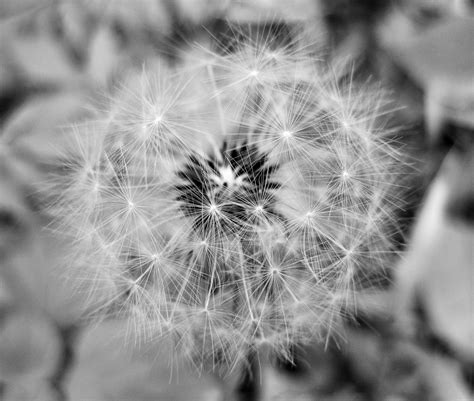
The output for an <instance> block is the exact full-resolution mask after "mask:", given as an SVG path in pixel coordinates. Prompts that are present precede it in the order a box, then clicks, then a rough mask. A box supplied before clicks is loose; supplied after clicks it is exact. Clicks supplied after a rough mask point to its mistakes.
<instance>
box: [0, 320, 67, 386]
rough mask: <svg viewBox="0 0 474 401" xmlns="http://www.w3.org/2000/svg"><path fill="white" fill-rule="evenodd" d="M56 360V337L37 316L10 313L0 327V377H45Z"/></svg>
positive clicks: (15, 379)
mask: <svg viewBox="0 0 474 401" xmlns="http://www.w3.org/2000/svg"><path fill="white" fill-rule="evenodd" d="M58 358H59V337H58V333H57V331H56V330H55V328H54V327H53V326H52V325H51V324H49V323H48V321H47V320H46V319H44V318H43V317H41V316H40V315H32V314H25V313H12V314H11V315H9V316H8V317H7V318H6V319H5V320H4V321H3V322H2V325H1V326H0V378H1V379H2V380H3V381H6V382H8V381H18V380H20V379H21V380H27V378H47V377H49V376H50V375H51V374H52V372H53V371H54V369H55V367H56V364H57V361H58Z"/></svg>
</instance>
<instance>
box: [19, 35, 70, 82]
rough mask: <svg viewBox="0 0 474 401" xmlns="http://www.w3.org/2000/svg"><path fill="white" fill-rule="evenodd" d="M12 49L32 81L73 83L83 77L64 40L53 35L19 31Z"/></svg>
mask: <svg viewBox="0 0 474 401" xmlns="http://www.w3.org/2000/svg"><path fill="white" fill-rule="evenodd" d="M10 49H11V54H12V57H13V62H14V63H15V65H16V66H17V68H18V69H20V71H21V72H22V73H23V74H24V75H25V77H26V79H27V80H28V81H30V82H32V83H35V84H50V85H60V86H73V85H75V84H76V83H77V81H78V79H79V71H78V70H77V68H76V67H75V66H74V65H73V63H72V62H71V60H70V59H69V58H68V56H67V55H66V53H65V52H64V50H63V48H62V47H61V44H60V43H59V42H57V41H55V40H53V39H52V38H50V37H47V36H45V35H40V36H19V35H16V36H15V37H13V38H12V42H11V43H10Z"/></svg>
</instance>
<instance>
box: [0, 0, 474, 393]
mask: <svg viewBox="0 0 474 401" xmlns="http://www.w3.org/2000/svg"><path fill="white" fill-rule="evenodd" d="M290 3H291V5H290ZM472 15H473V12H472V2H470V1H468V0H452V1H451V0H393V1H383V0H380V1H378V0H358V1H352V0H350V1H349V0H321V1H318V0H306V1H304V0H298V1H295V2H284V1H269V0H265V1H255V2H251V1H247V2H244V1H209V0H207V1H206V0H202V1H197V0H188V1H187V0H180V1H166V0H143V1H135V0H133V1H131V0H130V1H119V0H100V1H99V0H78V1H66V0H22V1H20V0H1V1H0V130H1V133H0V372H1V378H0V398H2V397H3V398H2V399H5V400H9V401H10V400H11V401H13V400H15V401H17V400H45V401H52V400H56V399H57V400H64V399H67V397H69V398H70V399H72V400H77V401H79V400H80V401H82V400H83V399H84V397H85V396H86V395H88V396H90V397H95V398H96V399H97V400H104V401H105V400H115V399H117V398H118V397H122V398H123V399H137V400H141V399H142V400H155V399H160V400H161V399H165V400H168V399H169V400H195V399H203V400H204V399H206V400H207V399H209V400H214V399H216V400H220V399H225V400H227V399H229V400H230V399H239V397H240V399H251V397H254V398H256V399H259V398H258V397H260V399H264V400H278V399H281V400H286V399H293V400H295V401H296V400H298V401H300V400H305V401H308V400H313V399H314V400H331V401H346V400H360V401H362V400H377V401H378V400H391V401H393V400H394V399H397V400H400V399H402V400H414V401H415V400H423V401H424V400H427V399H430V401H431V399H433V400H440V401H444V400H454V399H456V400H458V399H459V400H469V398H470V397H472V394H471V395H469V391H471V392H472V387H473V386H472V364H473V348H472V347H473V339H472V323H473V318H472V307H473V306H472V301H473V290H472V280H473V279H472V272H473V270H472V264H473V255H472V247H473V244H472V241H473V240H472V238H473V225H472V207H473V206H472V205H473V197H472V193H473V192H474V190H473V188H472V186H473V182H472V163H470V161H472V157H473V155H472V151H470V150H469V149H472V147H473V145H472V142H470V141H464V140H460V134H459V133H458V132H459V131H463V132H464V134H463V135H465V136H466V135H467V137H469V136H470V137H472V79H471V80H470V78H472V65H473V63H472V51H471V48H472V44H473V40H472V39H471V36H472V26H473V20H472V18H473V17H472ZM225 19H230V20H234V21H238V22H239V23H242V24H244V25H247V24H253V25H255V24H260V25H265V24H266V25H267V26H270V27H271V26H274V25H280V26H281V25H285V23H287V22H288V21H291V22H292V23H293V24H297V25H303V21H302V20H303V19H304V20H305V21H304V24H306V25H308V24H309V25H310V26H312V33H311V35H312V36H313V37H315V36H314V35H315V32H318V34H317V35H318V42H319V43H318V47H319V48H320V47H321V43H323V44H324V45H325V46H326V50H325V52H324V54H325V56H324V57H325V58H327V59H329V60H332V61H334V60H338V62H339V63H340V65H341V70H343V69H346V70H347V71H351V73H352V74H353V75H352V76H353V78H354V79H356V80H359V82H364V80H366V79H367V77H369V76H370V77H372V79H377V80H380V81H381V82H382V83H383V85H384V86H385V87H388V88H389V89H390V90H391V92H392V96H393V98H394V99H396V100H397V101H398V104H399V105H400V109H399V110H398V111H397V112H395V113H394V116H395V118H396V119H397V120H398V122H399V123H401V124H402V125H404V126H405V127H406V128H407V129H406V132H405V133H404V135H403V136H402V137H400V140H403V141H404V142H405V143H406V145H407V146H409V147H411V146H416V147H417V149H419V156H420V163H419V168H420V171H423V172H425V174H426V179H425V182H426V183H429V181H430V177H431V175H433V174H434V173H435V172H436V171H437V169H438V168H439V164H440V159H441V158H442V157H443V156H444V154H445V153H446V149H442V150H441V151H439V150H438V151H433V149H432V148H431V149H430V148H429V146H428V144H429V143H430V144H431V146H433V145H434V144H437V145H439V144H442V145H443V144H444V146H446V145H445V143H446V142H450V143H454V144H455V150H454V151H451V152H450V153H449V154H448V157H447V159H446V161H445V162H444V163H443V164H442V166H441V168H440V169H439V173H438V174H437V175H436V178H435V180H434V184H433V185H432V186H431V188H430V187H429V188H430V189H429V191H428V193H427V195H426V197H425V201H424V203H423V205H422V207H423V209H422V211H421V213H420V214H419V216H420V221H419V222H418V223H417V225H416V227H415V228H414V229H413V230H412V231H413V239H412V240H408V244H407V246H408V251H407V253H406V254H405V255H404V257H403V259H402V263H401V266H400V269H399V274H397V275H396V276H395V277H394V278H393V280H395V281H396V283H398V286H397V288H396V291H395V292H393V293H392V291H391V290H390V289H387V292H386V295H387V296H382V297H381V298H375V299H371V298H369V299H367V300H366V302H364V303H363V305H362V304H361V305H360V309H359V318H358V321H357V322H355V323H356V324H355V325H354V326H355V327H351V328H348V329H347V331H346V332H345V333H344V338H345V339H346V341H345V342H341V343H339V344H329V348H328V349H326V348H325V346H324V344H323V345H321V344H315V345H312V346H311V347H310V348H309V349H304V348H303V349H301V355H303V356H301V355H299V353H298V352H296V351H295V365H294V366H291V365H288V364H285V363H282V361H275V360H272V359H268V358H265V357H264V356H262V357H261V360H260V361H259V363H260V368H259V369H260V370H259V369H255V371H260V374H259V376H258V380H256V383H257V385H256V386H254V387H256V388H257V389H255V388H249V387H248V383H247V384H245V381H244V383H243V384H244V385H242V375H241V374H235V375H234V376H231V377H227V378H226V379H225V380H222V379H220V378H216V377H210V376H206V375H203V376H202V377H198V376H196V374H195V371H194V370H192V369H189V367H188V366H186V365H185V364H183V365H180V368H179V369H177V370H173V369H171V367H170V365H169V359H168V357H167V358H165V359H166V362H163V360H162V359H161V357H160V358H153V355H154V356H156V355H167V356H168V351H169V349H166V345H165V344H163V349H160V350H158V349H154V350H150V349H142V350H137V348H135V347H134V346H133V343H130V342H127V341H123V338H124V337H125V338H129V337H127V336H126V335H125V334H124V333H123V332H124V330H125V329H126V325H123V324H122V323H120V322H117V321H114V322H104V324H103V325H102V324H100V325H98V326H96V327H92V328H91V327H84V326H86V322H83V321H82V320H81V319H80V318H79V317H80V316H81V315H82V311H83V304H82V302H81V300H83V296H82V294H81V293H80V292H79V293H78V292H72V291H71V286H70V283H71V281H69V280H73V279H74V277H70V276H69V277H67V276H65V275H64V271H62V270H61V269H59V270H58V269H56V268H55V267H54V266H58V263H57V261H58V258H59V259H60V258H61V249H62V247H63V246H64V245H63V243H62V238H55V237H54V236H46V235H45V234H44V231H43V230H42V229H41V226H44V225H47V224H48V221H44V216H38V214H37V212H36V211H37V206H38V205H37V204H36V201H37V199H36V198H35V196H34V193H32V191H31V188H32V185H31V184H33V183H34V182H38V180H39V179H40V178H41V174H42V173H43V172H45V171H47V169H48V168H49V165H50V161H51V160H52V159H54V158H55V157H56V155H57V149H58V148H61V147H62V140H63V138H62V132H63V128H64V126H66V125H68V124H70V123H71V122H80V121H82V120H83V119H84V118H85V117H88V118H90V116H91V110H90V109H89V108H88V107H85V104H86V103H90V102H92V103H93V104H96V105H97V104H98V105H100V104H101V101H102V100H101V96H100V95H99V96H97V92H102V93H103V92H106V91H109V90H114V88H116V87H117V84H118V83H119V82H120V81H121V79H122V78H121V77H122V76H123V73H124V72H126V71H127V70H128V69H129V68H130V67H139V68H140V67H141V65H142V64H143V63H144V62H145V61H146V60H147V59H149V58H155V57H156V56H157V54H159V57H165V58H168V59H170V60H171V62H174V61H175V60H176V59H177V58H179V57H182V55H180V54H181V53H182V54H185V55H188V56H189V55H190V51H189V49H190V48H191V46H189V44H190V43H192V42H195V41H198V42H200V43H201V44H203V45H204V46H205V45H206V44H207V43H209V40H208V37H209V34H212V35H214V36H215V37H217V38H218V39H219V40H223V41H225V40H227V39H226V38H228V36H226V33H225V32H226V31H227V24H226V23H225ZM202 24H204V27H203V26H202ZM227 33H228V31H227ZM460 69H461V70H460ZM459 71H460V72H459ZM446 122H448V123H449V124H448V125H449V126H452V125H453V124H454V125H455V126H456V127H457V128H456V129H451V128H450V129H449V130H448V131H449V132H448V134H446V129H444V127H445V125H446ZM425 127H426V128H425ZM426 132H428V133H429V134H427V133H426ZM453 132H454V133H453ZM428 135H429V136H430V137H431V139H430V141H428V140H426V138H427V136H428ZM423 190H424V187H423V185H420V186H419V191H420V196H421V195H422V192H423ZM416 212H417V210H416V209H414V210H407V217H406V221H410V215H411V214H413V213H416ZM52 259H53V260H54V262H51V260H52ZM414 310H415V312H414ZM420 310H421V312H420ZM394 322H395V323H394ZM353 323H354V322H353ZM364 327H366V328H368V329H364ZM31 333H34V335H33V336H32V335H31ZM117 333H121V334H117ZM124 343H125V344H127V346H126V347H125V346H123V349H122V348H121V344H124ZM297 348H298V347H297ZM122 350H123V352H121V351H122ZM144 354H145V355H144ZM146 354H148V355H146ZM150 356H151V360H150ZM257 365H258V364H257ZM175 368H176V367H175ZM172 371H173V372H176V373H177V374H178V373H179V378H178V376H173V377H172V378H171V380H169V379H170V378H169V375H170V372H172ZM178 371H179V372H178ZM244 376H245V375H244ZM469 381H471V387H470V388H469V385H468V384H469ZM180 383H181V384H180ZM428 397H431V398H428Z"/></svg>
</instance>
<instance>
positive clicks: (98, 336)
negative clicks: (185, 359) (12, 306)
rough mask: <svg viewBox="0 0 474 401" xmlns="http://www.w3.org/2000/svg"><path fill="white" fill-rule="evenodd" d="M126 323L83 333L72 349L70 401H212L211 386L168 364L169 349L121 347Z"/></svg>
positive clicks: (216, 396) (215, 392)
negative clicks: (74, 357)
mask: <svg viewBox="0 0 474 401" xmlns="http://www.w3.org/2000/svg"><path fill="white" fill-rule="evenodd" d="M128 329H129V328H128V327H127V323H125V322H122V321H118V320H117V321H108V322H104V323H103V324H100V325H97V326H96V327H93V328H90V329H87V330H86V332H85V333H84V335H83V337H82V339H81V341H80V343H79V346H78V348H77V351H76V352H77V354H76V355H77V359H76V363H75V365H74V368H73V370H72V372H71V374H70V376H69V380H68V384H67V392H68V396H69V398H68V399H70V400H71V401H82V400H85V399H94V400H97V401H106V400H107V401H109V400H110V401H112V400H132V399H133V400H136V401H155V400H160V401H182V400H193V401H200V400H201V401H217V400H222V390H221V389H220V387H219V385H218V384H217V382H216V381H215V380H214V379H213V378H211V377H210V376H207V375H206V374H204V373H203V374H202V375H200V376H198V375H197V374H196V372H195V371H193V370H192V369H191V368H189V367H186V365H185V364H184V363H181V362H180V361H179V360H174V361H171V359H170V358H172V356H173V346H172V344H169V343H165V342H163V343H161V344H158V345H156V346H146V347H145V346H144V347H141V348H139V347H137V346H135V345H134V344H133V343H128V342H127V339H128V337H127V334H126V333H127V330H128Z"/></svg>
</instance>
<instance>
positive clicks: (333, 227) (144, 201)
mask: <svg viewBox="0 0 474 401" xmlns="http://www.w3.org/2000/svg"><path fill="white" fill-rule="evenodd" d="M299 40H300V39H295V40H294V41H292V42H288V41H287V42H284V43H283V44H279V43H277V42H275V41H273V40H271V39H269V38H267V37H260V38H257V39H256V40H244V39H239V42H237V45H236V46H234V48H233V49H230V48H227V49H224V50H222V49H218V50H209V49H208V50H205V49H198V50H196V51H195V52H194V55H196V54H198V53H199V52H200V53H201V54H202V59H201V61H200V62H194V63H189V62H183V63H182V64H178V65H176V66H174V67H169V66H164V65H163V64H160V63H158V64H154V63H153V64H150V65H148V66H145V67H144V68H143V70H142V71H138V72H134V73H132V74H131V78H130V79H129V80H128V81H125V83H124V84H123V85H122V86H121V87H120V88H119V90H117V92H116V93H115V94H114V95H112V97H111V101H110V104H109V106H108V107H106V108H105V109H104V110H102V111H101V113H102V117H101V118H99V119H96V121H94V122H90V123H87V124H83V125H80V126H76V127H75V129H73V130H72V132H71V133H69V134H67V135H70V139H71V146H70V147H69V148H68V149H67V150H65V151H64V154H63V156H62V157H61V158H59V160H58V168H57V170H56V172H55V174H53V175H52V176H51V180H50V182H49V183H48V185H46V186H45V188H46V192H47V193H48V210H49V213H50V214H51V215H52V216H53V217H54V219H53V223H52V225H51V228H52V229H54V230H57V231H59V232H64V233H67V236H68V237H69V238H70V239H71V246H70V250H69V251H68V252H69V253H68V258H67V269H72V270H75V271H82V272H84V274H83V277H84V280H87V282H82V283H81V288H87V286H89V287H90V288H91V289H90V297H91V308H90V309H91V311H90V312H91V314H93V315H94V316H99V317H103V318H104V317H107V316H114V315H120V316H125V317H126V318H127V319H129V321H130V329H131V331H133V333H132V334H133V335H136V334H138V335H141V336H142V337H143V338H146V339H150V340H151V339H156V338H163V337H171V338H172V339H174V341H175V344H176V348H177V350H178V351H179V352H180V353H182V354H184V355H188V356H189V357H190V358H192V360H193V361H196V363H197V366H199V367H201V368H204V367H206V366H209V364H210V366H211V368H216V367H219V368H220V367H222V366H223V365H224V366H226V367H227V368H230V369H232V368H234V367H236V366H238V365H239V363H241V362H242V361H243V359H245V355H247V354H248V353H249V352H251V351H252V350H253V351H258V349H259V348H261V347H267V348H271V349H273V350H274V351H275V352H276V353H278V354H279V355H282V356H283V357H284V358H288V359H291V349H292V347H294V345H295V344H301V343H305V342H309V341H313V340H314V338H315V337H321V338H324V337H326V336H329V335H331V334H332V332H333V331H334V330H335V329H334V328H335V327H336V326H337V324H338V322H340V321H341V320H342V319H343V317H344V315H346V314H347V313H349V311H350V310H351V308H352V306H353V305H354V303H355V299H356V297H357V294H358V293H359V292H361V291H365V290H367V288H372V287H376V286H377V277H382V276H385V275H386V272H387V270H388V269H389V268H390V265H391V263H392V260H393V255H394V254H395V253H396V251H397V246H398V243H397V239H396V238H397V237H396V233H397V230H398V227H397V224H396V220H397V216H398V213H399V211H400V210H401V209H402V208H403V206H404V203H403V202H404V201H403V199H404V194H405V189H404V184H403V182H404V180H405V175H406V172H407V171H408V170H409V165H408V164H407V163H406V161H404V158H403V157H402V156H401V153H400V150H399V149H398V146H397V144H396V142H395V141H394V140H392V139H390V138H392V137H393V132H392V131H390V130H388V129H385V128H384V127H383V124H380V123H379V120H380V116H381V115H382V114H383V113H384V112H385V111H386V103H384V101H383V95H382V94H381V93H380V92H378V91H375V90H372V89H368V88H367V87H361V88H357V87H356V85H355V84H354V83H353V82H350V81H349V82H346V83H344V82H343V80H341V79H339V77H334V75H333V74H332V72H331V69H330V68H323V67H322V66H321V63H320V62H319V61H314V60H313V59H312V58H311V57H310V52H309V51H308V49H307V46H306V45H305V44H304V43H300V42H299ZM338 82H339V83H340V82H343V83H342V84H338ZM101 113H98V114H99V115H100V114H101ZM103 283H107V284H103ZM104 286H105V287H104ZM102 287H104V288H106V289H107V290H106V291H103V293H102V294H101V297H100V302H97V300H96V298H97V294H96V293H97V291H98V290H99V289H100V288H102Z"/></svg>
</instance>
